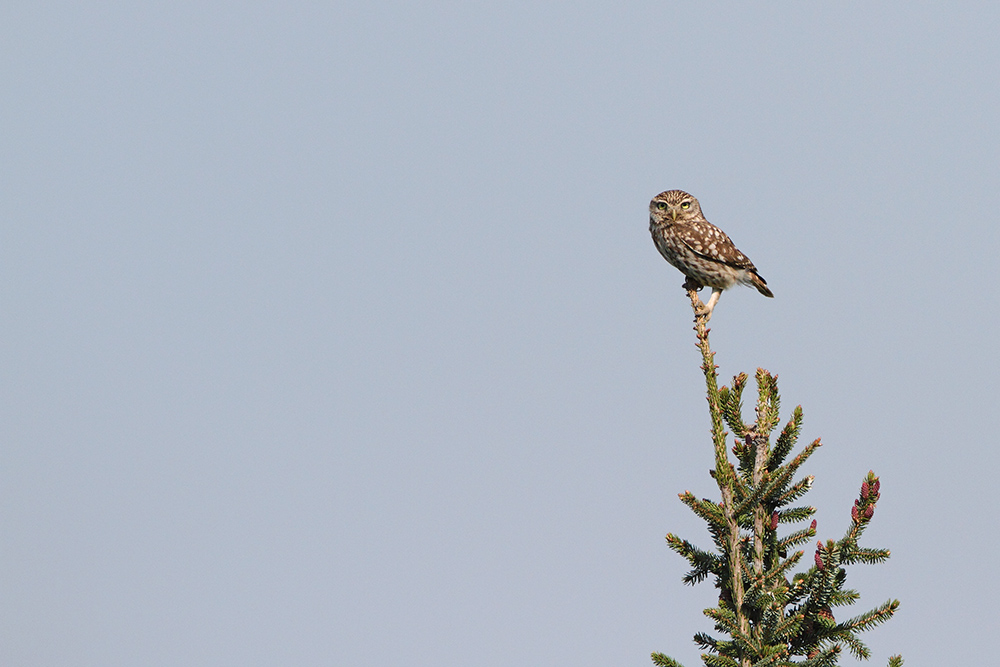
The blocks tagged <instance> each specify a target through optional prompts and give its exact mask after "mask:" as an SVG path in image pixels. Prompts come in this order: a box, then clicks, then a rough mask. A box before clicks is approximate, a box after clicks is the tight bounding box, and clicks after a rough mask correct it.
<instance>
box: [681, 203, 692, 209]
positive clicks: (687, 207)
mask: <svg viewBox="0 0 1000 667" xmlns="http://www.w3.org/2000/svg"><path fill="white" fill-rule="evenodd" d="M681 208H682V209H684V210H685V211H686V210H688V209H689V208H691V202H689V201H686V202H681Z"/></svg>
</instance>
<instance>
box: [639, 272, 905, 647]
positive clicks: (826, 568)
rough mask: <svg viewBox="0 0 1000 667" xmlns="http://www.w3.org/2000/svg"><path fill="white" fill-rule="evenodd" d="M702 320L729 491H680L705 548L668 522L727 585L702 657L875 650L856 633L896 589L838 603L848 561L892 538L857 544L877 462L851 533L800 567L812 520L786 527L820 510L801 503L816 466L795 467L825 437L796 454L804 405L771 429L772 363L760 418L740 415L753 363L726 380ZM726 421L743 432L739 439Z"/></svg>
mask: <svg viewBox="0 0 1000 667" xmlns="http://www.w3.org/2000/svg"><path fill="white" fill-rule="evenodd" d="M689 294H690V296H691V299H692V306H693V307H694V308H695V313H696V315H697V314H698V312H699V310H698V306H699V305H700V300H698V298H697V295H696V294H695V293H694V292H693V291H691V292H689ZM695 323H696V326H695V330H696V331H697V333H698V347H699V348H700V350H701V353H702V361H703V364H702V370H703V371H704V374H705V381H706V385H707V389H708V404H709V412H710V414H711V418H712V438H713V442H714V447H715V468H714V469H713V470H712V471H711V475H712V477H713V478H714V479H715V481H716V483H717V484H718V486H719V491H720V493H721V499H720V500H719V501H718V502H717V501H714V500H710V499H707V498H701V499H699V498H696V497H695V496H694V495H693V494H692V493H690V492H688V491H685V492H684V493H681V494H680V499H681V502H683V503H684V504H685V505H687V506H688V507H689V508H691V510H692V511H693V512H694V513H695V514H697V515H698V516H699V517H701V519H703V520H704V521H705V522H706V523H707V524H708V529H709V533H710V535H711V537H712V541H713V542H714V547H715V548H714V549H713V550H704V549H701V548H699V547H697V546H695V545H694V544H692V543H690V542H688V541H687V540H684V539H681V538H680V537H677V536H676V535H674V534H672V533H671V534H668V535H667V544H668V545H669V547H670V548H671V549H673V550H674V551H676V552H677V553H678V554H680V555H681V556H683V557H684V558H685V559H686V560H687V561H688V563H690V565H691V570H690V571H689V572H688V573H687V574H686V575H685V576H684V579H683V581H684V583H686V584H692V585H693V584H697V583H699V582H702V581H705V580H707V579H709V578H711V580H712V581H713V583H714V584H715V587H716V588H717V589H718V590H719V602H718V605H717V606H716V607H712V608H710V609H706V610H705V611H704V613H705V615H706V616H708V617H709V618H710V619H712V621H713V622H714V624H715V631H716V632H717V633H719V635H720V636H712V635H709V634H707V633H703V632H699V633H697V634H696V635H695V637H694V640H695V642H696V643H697V644H698V645H699V646H700V647H701V648H702V649H703V650H704V651H705V652H704V653H703V654H702V660H703V661H704V664H705V665H706V666H707V667H763V666H764V665H773V666H775V667H784V666H789V665H798V666H801V667H828V666H832V665H836V664H837V662H838V659H839V657H840V655H841V653H842V651H843V649H844V648H845V647H846V648H847V650H848V651H849V652H850V653H851V654H853V655H854V656H855V657H857V658H862V659H867V658H868V657H869V656H870V654H871V653H870V651H869V649H868V647H867V646H865V644H864V643H863V642H862V641H861V639H860V638H859V637H858V635H859V634H860V633H862V632H864V631H866V630H870V629H872V628H874V627H875V626H877V625H880V624H881V623H884V622H885V621H887V620H889V619H890V618H891V617H892V615H893V613H895V611H896V609H897V607H898V606H899V601H898V600H889V601H887V602H885V603H884V604H882V605H879V606H878V607H875V608H874V609H871V610H869V611H867V612H865V613H863V614H860V615H858V616H854V617H852V618H849V619H846V620H840V621H838V620H837V619H836V617H835V615H834V610H835V609H837V608H838V607H844V606H848V605H851V604H853V603H854V602H855V601H857V600H858V599H859V597H860V595H859V594H858V592H857V591H855V590H852V589H849V588H847V587H846V586H845V584H846V580H847V571H846V569H845V568H846V566H848V565H853V564H857V563H881V562H883V561H885V560H887V559H888V558H889V551H888V550H887V549H872V548H865V547H861V546H859V544H858V540H859V538H860V537H861V534H862V532H864V530H865V528H866V527H867V526H868V524H869V523H870V522H871V520H872V517H873V516H874V513H875V507H876V503H877V502H878V500H879V497H880V494H879V487H880V484H879V478H878V477H876V476H875V473H874V472H870V471H869V473H868V475H867V476H866V477H865V479H864V481H863V482H862V483H861V488H860V492H859V494H858V498H857V500H855V501H854V506H853V508H852V509H851V516H850V524H849V527H848V529H847V532H846V534H845V535H844V536H843V537H842V538H841V539H840V540H827V541H826V542H823V541H818V542H816V546H815V552H814V554H813V558H812V563H811V565H810V567H809V569H808V570H807V571H805V572H793V569H795V568H796V566H797V565H799V564H800V562H801V561H802V559H803V557H804V556H805V550H804V549H803V548H802V547H803V546H804V545H806V544H807V543H809V542H811V541H812V540H813V539H815V538H816V534H817V532H816V520H815V519H812V521H811V523H810V524H809V526H808V527H807V528H800V529H797V530H791V531H790V532H785V533H784V534H782V531H781V530H780V527H782V526H790V525H791V524H796V523H803V522H805V521H809V520H810V519H811V518H812V516H813V515H814V514H815V512H816V510H815V508H813V507H811V506H808V505H800V504H796V503H797V502H798V501H800V499H801V498H802V497H803V496H804V495H805V494H806V493H807V492H808V491H809V489H810V487H811V486H812V483H813V477H812V476H811V475H807V476H804V477H797V473H798V472H799V469H800V468H801V467H802V464H803V463H805V462H806V460H807V459H808V458H809V457H810V456H812V454H813V453H814V452H816V450H817V449H819V447H820V445H821V443H820V441H819V439H816V440H814V441H813V442H811V443H810V444H808V445H806V446H805V447H804V448H803V449H802V450H801V451H800V452H799V453H797V454H795V455H793V450H794V449H795V446H796V444H797V441H798V438H799V434H800V432H801V430H802V408H801V406H799V407H796V408H795V409H794V410H793V411H792V415H791V417H790V418H789V420H788V421H787V423H785V425H784V427H783V428H782V429H781V431H780V433H779V434H778V436H777V438H776V439H775V440H774V441H773V442H772V441H771V435H772V433H773V432H774V430H775V429H776V428H777V426H778V423H779V419H780V416H779V409H780V405H781V400H780V396H779V394H778V379H777V376H776V375H772V374H771V373H769V372H767V371H766V370H764V369H757V373H756V384H757V402H756V406H755V408H754V413H755V417H756V419H755V421H754V422H753V423H751V424H746V423H744V421H743V402H742V396H743V390H744V388H745V386H746V383H747V379H748V378H747V375H746V374H745V373H741V374H739V375H737V376H736V377H735V378H734V379H733V382H732V386H731V387H722V388H719V387H718V377H717V374H716V368H717V367H716V366H715V364H714V357H715V353H714V352H712V350H711V348H710V346H709V341H708V333H709V330H708V329H707V328H706V327H705V318H704V317H699V316H696V319H695ZM726 425H728V427H729V429H730V430H731V432H732V434H733V436H734V438H735V442H734V444H733V445H732V447H731V448H730V446H729V445H728V436H729V433H728V432H727V431H726V430H725V426H726ZM730 452H731V453H732V455H733V456H734V458H735V461H733V460H731V459H730V457H729V454H730ZM652 658H653V663H654V664H656V665H659V666H661V667H681V665H680V663H678V662H677V661H675V660H673V659H672V658H669V657H668V656H666V655H663V654H662V653H653V654H652ZM902 664H903V661H902V658H901V657H900V656H893V657H892V658H890V659H889V667H900V666H901V665H902Z"/></svg>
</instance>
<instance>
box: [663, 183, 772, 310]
mask: <svg viewBox="0 0 1000 667" xmlns="http://www.w3.org/2000/svg"><path fill="white" fill-rule="evenodd" d="M649 233H650V234H652V235H653V243H655V244H656V248H657V250H659V251H660V254H661V255H663V258H664V259H666V260H667V261H668V262H670V263H671V264H673V265H674V266H676V267H677V268H678V269H680V270H681V273H683V274H684V275H685V276H687V277H688V281H687V282H686V283H685V287H691V286H693V287H694V288H695V289H699V290H700V289H701V288H702V287H711V288H712V296H711V297H710V298H709V300H708V303H706V304H705V310H704V312H703V313H701V314H704V315H705V319H706V321H707V320H708V319H711V317H712V310H713V309H714V308H715V304H716V303H718V301H719V297H720V296H722V290H724V289H729V288H730V287H732V286H733V285H735V284H736V283H742V284H744V285H752V286H753V287H756V288H757V291H758V292H760V293H761V294H763V295H764V296H769V297H773V296H774V295H773V294H772V293H771V290H769V289H768V288H767V281H765V280H764V279H763V278H761V277H760V275H759V274H758V273H757V267H755V266H754V265H753V262H751V261H750V258H749V257H747V256H746V255H744V254H743V253H742V252H740V251H739V250H737V249H736V246H735V245H733V242H732V241H731V240H730V239H729V237H728V236H726V233H725V232H723V231H722V230H721V229H719V228H718V227H716V226H715V225H713V224H712V223H710V222H709V221H708V220H706V219H705V216H704V215H702V213H701V205H700V204H698V200H697V199H695V198H694V197H692V196H691V195H689V194H688V193H686V192H683V191H681V190H668V191H667V192H661V193H660V194H658V195H656V196H655V197H653V201H651V202H649Z"/></svg>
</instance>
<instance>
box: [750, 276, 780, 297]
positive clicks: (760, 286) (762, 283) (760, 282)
mask: <svg viewBox="0 0 1000 667" xmlns="http://www.w3.org/2000/svg"><path fill="white" fill-rule="evenodd" d="M747 274H749V276H750V284H751V285H753V286H754V287H756V288H757V291H758V292H760V293H761V294H763V295H764V296H768V297H771V298H772V299H773V298H774V294H772V293H771V290H770V289H768V287H767V281H766V280H764V279H763V278H761V277H760V276H758V275H757V274H756V273H754V272H753V271H747Z"/></svg>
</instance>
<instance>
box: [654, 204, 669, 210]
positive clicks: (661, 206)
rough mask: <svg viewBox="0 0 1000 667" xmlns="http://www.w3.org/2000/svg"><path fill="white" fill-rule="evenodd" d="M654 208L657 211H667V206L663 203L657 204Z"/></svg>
mask: <svg viewBox="0 0 1000 667" xmlns="http://www.w3.org/2000/svg"><path fill="white" fill-rule="evenodd" d="M656 208H657V209H659V210H661V211H666V210H667V205H666V204H665V203H664V202H657V204H656Z"/></svg>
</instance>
